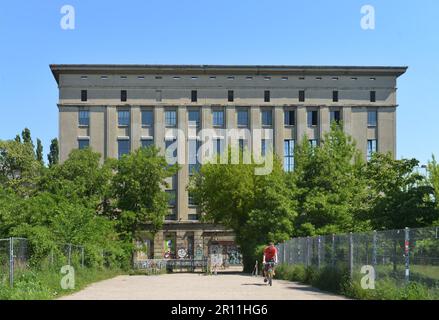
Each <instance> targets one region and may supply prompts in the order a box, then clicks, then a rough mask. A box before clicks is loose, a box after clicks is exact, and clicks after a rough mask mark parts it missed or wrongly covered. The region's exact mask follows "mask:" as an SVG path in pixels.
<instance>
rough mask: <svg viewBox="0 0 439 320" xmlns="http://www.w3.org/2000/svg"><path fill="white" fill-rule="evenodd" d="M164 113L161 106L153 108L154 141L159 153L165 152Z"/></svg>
mask: <svg viewBox="0 0 439 320" xmlns="http://www.w3.org/2000/svg"><path fill="white" fill-rule="evenodd" d="M165 130H166V128H165V114H164V108H163V107H162V106H156V107H155V108H154V143H155V145H156V147H157V148H159V149H160V154H162V155H164V154H165Z"/></svg>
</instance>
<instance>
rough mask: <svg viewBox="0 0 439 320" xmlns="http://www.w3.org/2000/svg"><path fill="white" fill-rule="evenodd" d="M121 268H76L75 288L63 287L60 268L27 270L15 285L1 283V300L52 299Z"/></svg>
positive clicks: (18, 276)
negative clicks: (67, 288)
mask: <svg viewBox="0 0 439 320" xmlns="http://www.w3.org/2000/svg"><path fill="white" fill-rule="evenodd" d="M124 273H125V272H123V271H121V270H110V269H92V268H78V269H75V288H74V289H69V290H63V289H62V288H61V284H60V283H61V278H62V277H63V276H64V275H62V274H61V273H60V272H59V270H54V269H52V270H49V269H48V270H41V271H34V270H26V271H23V272H20V273H18V274H17V275H16V277H15V281H14V287H13V288H11V287H10V286H9V284H8V283H7V282H6V281H2V282H1V283H0V300H51V299H56V298H59V297H61V296H64V295H68V294H72V293H73V292H76V291H80V290H82V289H83V288H85V287H86V286H87V285H89V284H91V283H93V282H97V281H101V280H105V279H109V278H113V277H115V276H117V275H120V274H124Z"/></svg>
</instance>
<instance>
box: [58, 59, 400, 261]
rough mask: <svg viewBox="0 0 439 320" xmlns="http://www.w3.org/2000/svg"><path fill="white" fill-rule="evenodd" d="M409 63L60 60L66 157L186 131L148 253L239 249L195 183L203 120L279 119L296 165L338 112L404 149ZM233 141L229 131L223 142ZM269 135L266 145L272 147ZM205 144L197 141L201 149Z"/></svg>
mask: <svg viewBox="0 0 439 320" xmlns="http://www.w3.org/2000/svg"><path fill="white" fill-rule="evenodd" d="M406 69H407V68H406V67H343V66H223V65H221V66H214V65H199V66H198V65H51V70H52V73H53V75H54V77H55V79H56V81H57V83H58V87H59V102H58V108H59V144H60V161H61V162H62V161H64V160H66V159H67V157H68V155H69V153H70V152H71V151H72V150H73V149H77V148H84V147H91V148H92V149H93V150H94V151H97V152H99V153H101V155H102V158H103V159H105V158H118V157H120V156H122V155H123V154H125V153H128V152H130V151H133V150H135V149H137V148H139V147H142V146H148V145H150V144H155V145H156V146H157V147H159V148H160V149H161V150H162V152H164V150H165V149H166V148H167V147H168V146H169V145H170V144H172V143H173V142H174V141H175V140H176V133H175V131H176V130H177V129H178V130H179V131H180V132H183V133H184V136H185V143H186V142H187V147H185V148H184V150H185V151H184V157H185V160H186V162H185V164H184V165H183V166H182V168H181V170H180V171H179V172H178V174H177V175H176V176H175V177H173V178H170V179H169V181H168V182H169V186H170V187H169V190H167V192H168V193H169V194H170V195H171V201H170V204H169V205H170V208H169V215H168V216H167V217H166V221H165V226H164V229H163V231H162V232H159V233H157V234H156V235H155V237H152V236H151V235H150V234H149V233H148V232H147V230H145V231H144V233H143V236H144V239H145V243H146V244H147V246H148V247H149V248H150V251H149V253H148V256H150V257H156V258H162V257H163V256H164V255H166V256H168V255H169V252H171V256H174V255H176V254H177V251H178V250H179V249H181V248H183V249H185V251H186V252H187V254H188V255H189V256H194V255H197V254H200V253H201V252H202V253H203V254H207V253H208V251H209V250H211V251H212V250H213V251H215V250H223V251H224V252H226V251H228V252H229V256H236V247H235V245H234V242H233V240H234V236H233V233H232V232H231V231H230V230H226V229H224V228H223V227H221V226H216V225H211V224H202V223H200V222H199V221H198V220H199V217H200V212H198V209H197V207H196V206H195V205H194V204H193V203H192V199H191V197H190V195H189V194H188V192H187V191H186V186H187V184H188V181H189V178H190V175H191V173H192V169H194V168H195V167H196V166H197V161H195V163H194V162H192V161H191V160H190V159H191V158H193V153H194V150H196V148H197V146H198V142H197V141H199V140H200V137H199V132H200V130H202V129H213V130H217V131H218V134H217V137H216V138H217V139H218V140H220V139H227V138H225V137H224V136H222V133H220V130H221V129H225V130H227V129H237V128H248V129H249V130H254V129H271V130H272V139H271V140H272V141H271V143H272V144H271V145H272V146H273V150H274V152H275V153H276V154H277V155H278V156H279V157H280V158H281V159H283V161H284V168H285V170H293V167H294V154H293V151H294V146H295V145H296V144H297V143H299V142H301V140H302V139H304V137H307V139H309V142H310V144H312V145H318V144H319V143H320V141H321V139H322V137H323V134H324V132H326V131H328V130H329V128H330V124H331V121H340V120H341V121H343V128H344V130H345V132H346V133H348V134H349V135H351V136H352V137H353V138H354V139H355V140H356V142H357V147H358V148H359V149H360V150H361V151H362V152H363V154H364V157H365V159H367V158H368V157H369V156H370V155H371V154H372V153H373V152H376V151H378V152H391V153H392V154H393V155H395V154H396V109H397V101H396V90H397V89H396V88H397V87H396V81H397V78H398V77H399V76H401V75H402V74H404V73H405V71H406ZM224 143H225V144H227V141H225V142H224ZM178 148H180V145H179V146H178ZM265 148H266V146H265V141H263V143H262V144H261V145H260V150H255V149H254V148H253V152H261V151H262V150H264V151H262V152H265ZM195 152H196V151H195Z"/></svg>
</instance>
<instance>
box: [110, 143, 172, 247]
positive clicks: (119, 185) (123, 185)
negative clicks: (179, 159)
mask: <svg viewBox="0 0 439 320" xmlns="http://www.w3.org/2000/svg"><path fill="white" fill-rule="evenodd" d="M177 169H178V167H177V166H176V165H174V166H169V165H168V164H167V162H166V159H165V158H164V157H163V156H160V155H159V150H158V149H157V148H156V147H154V146H152V147H149V148H140V149H138V150H136V151H134V152H132V153H130V154H128V155H125V156H123V157H122V158H121V159H120V160H119V161H118V162H117V165H116V174H115V175H114V177H113V181H112V184H113V190H114V198H115V199H116V207H117V208H118V209H120V210H122V212H121V214H120V217H119V227H120V228H121V231H122V232H124V235H125V237H126V238H127V239H128V240H130V241H132V240H133V239H135V236H136V231H137V230H139V229H140V227H141V226H144V225H146V224H150V225H151V226H152V232H156V231H157V230H159V229H160V228H161V227H162V225H163V222H164V218H165V216H166V214H167V213H168V195H167V194H166V192H165V191H164V190H163V187H165V186H166V183H165V179H166V178H168V177H171V176H173V175H174V174H176V172H177Z"/></svg>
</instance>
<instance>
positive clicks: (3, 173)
mask: <svg viewBox="0 0 439 320" xmlns="http://www.w3.org/2000/svg"><path fill="white" fill-rule="evenodd" d="M40 169H41V164H40V163H39V162H38V161H36V159H35V154H34V150H33V147H32V145H31V144H29V143H20V142H17V141H15V140H9V141H2V140H0V185H1V184H2V185H3V186H4V187H10V188H13V189H14V190H15V191H16V192H18V193H20V194H28V193H29V192H31V191H32V190H33V187H34V185H35V183H36V179H37V177H38V176H39V173H40Z"/></svg>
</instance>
